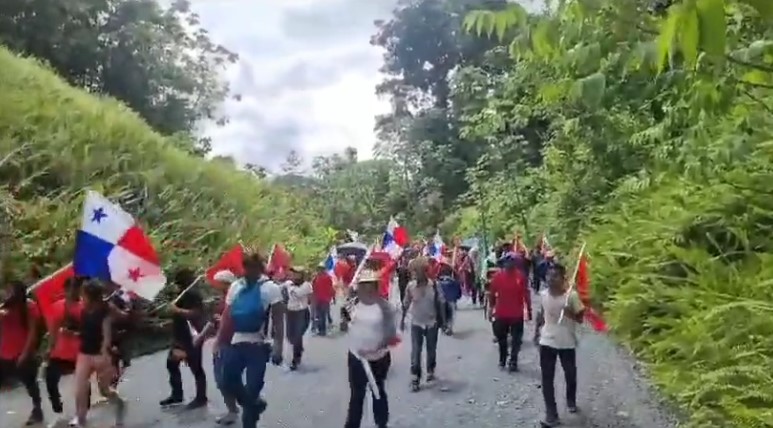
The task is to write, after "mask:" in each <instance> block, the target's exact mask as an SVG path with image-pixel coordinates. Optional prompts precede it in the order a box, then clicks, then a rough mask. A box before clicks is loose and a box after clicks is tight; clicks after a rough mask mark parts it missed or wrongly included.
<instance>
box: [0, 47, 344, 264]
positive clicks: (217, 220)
mask: <svg viewBox="0 0 773 428" xmlns="http://www.w3.org/2000/svg"><path fill="white" fill-rule="evenodd" d="M0 93H1V94H2V96H1V97H0V180H1V181H2V183H4V184H3V186H2V188H0V204H2V207H3V208H4V212H5V216H4V218H3V219H2V220H3V224H2V226H3V228H2V230H3V231H4V232H5V234H6V235H7V237H5V238H3V245H4V248H3V254H4V258H5V260H6V268H7V269H10V270H11V271H12V273H14V274H16V275H22V274H23V273H24V272H25V271H26V270H27V268H28V267H29V266H30V264H31V263H33V262H39V263H41V264H42V267H43V272H44V273H45V272H49V271H53V270H54V269H56V268H58V267H60V266H61V265H63V264H64V263H66V262H67V261H69V260H70V259H71V254H72V245H73V237H74V232H75V230H76V229H77V228H78V227H79V222H80V212H81V208H82V193H83V190H84V189H86V188H91V189H93V190H97V191H99V192H102V193H103V194H105V196H107V197H108V198H110V199H112V200H113V201H115V202H119V203H121V205H122V206H123V207H124V208H125V209H126V210H127V211H129V212H130V213H132V214H133V215H134V216H135V217H136V218H137V219H139V221H140V222H141V223H142V224H143V226H144V227H145V229H146V230H147V231H148V232H149V234H150V235H151V238H152V239H153V241H154V242H155V244H156V247H157V248H158V250H159V252H160V254H161V257H162V259H163V262H164V264H165V265H166V266H167V267H173V266H180V265H187V266H192V267H196V268H204V267H206V266H207V265H208V264H209V263H211V262H212V261H213V260H215V259H216V258H217V257H218V256H219V255H220V254H221V253H222V252H224V251H225V250H226V249H227V248H229V247H230V246H232V245H234V244H235V243H236V242H237V241H239V240H243V241H244V242H245V243H246V244H254V245H259V246H260V247H261V248H263V249H267V248H269V247H270V245H271V244H272V243H275V242H281V243H284V244H286V245H287V246H288V247H289V248H290V249H291V250H294V255H295V259H296V261H297V262H299V263H306V262H316V261H317V260H319V258H321V257H322V255H323V254H324V253H325V250H326V248H327V246H328V245H329V242H330V233H329V231H328V230H327V229H326V228H324V227H323V225H321V224H320V223H319V222H318V220H317V218H316V217H315V215H314V213H313V212H310V211H309V210H308V208H307V206H305V205H304V201H303V200H301V199H300V198H299V197H296V196H294V195H293V194H290V193H288V192H282V191H280V190H278V189H275V188H272V187H270V186H268V185H267V184H266V183H265V182H262V181H260V180H257V179H256V178H254V177H253V176H252V175H250V174H248V173H244V172H240V171H237V170H235V169H234V168H233V167H232V166H228V165H226V164H222V163H217V162H208V161H206V160H204V159H202V158H197V157H193V156H191V155H189V154H186V153H184V152H182V151H180V150H179V149H177V148H175V146H176V145H175V144H174V142H173V141H170V140H168V139H166V138H163V137H162V136H160V135H159V134H157V133H155V132H153V131H152V130H151V129H150V128H149V127H148V126H147V125H146V124H145V123H144V122H143V121H142V120H141V119H140V118H139V117H138V116H137V115H136V114H135V113H133V112H132V111H130V110H129V109H127V108H126V107H124V106H123V105H121V104H120V103H118V102H117V101H115V100H112V99H108V98H99V97H96V96H93V95H90V94H88V93H86V92H84V91H81V90H77V89H74V88H72V87H70V86H68V85H67V84H65V83H64V82H63V81H62V80H61V79H59V78H58V77H57V76H55V75H54V73H52V72H51V71H49V70H47V69H46V68H45V67H43V66H41V64H39V63H38V62H36V61H34V60H31V59H21V58H18V57H15V56H14V55H13V54H11V53H10V52H8V51H7V50H6V49H4V48H0Z"/></svg>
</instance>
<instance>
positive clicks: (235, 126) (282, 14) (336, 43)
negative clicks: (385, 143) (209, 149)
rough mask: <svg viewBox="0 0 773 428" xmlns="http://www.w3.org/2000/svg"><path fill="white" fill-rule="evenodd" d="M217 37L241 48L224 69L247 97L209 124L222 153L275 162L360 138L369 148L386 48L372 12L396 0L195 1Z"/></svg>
mask: <svg viewBox="0 0 773 428" xmlns="http://www.w3.org/2000/svg"><path fill="white" fill-rule="evenodd" d="M192 3H193V9H194V10H195V11H196V12H197V13H198V14H199V15H200V17H201V23H202V25H203V27H204V28H205V29H207V30H208V31H209V33H210V35H211V37H212V38H213V39H214V41H215V42H217V43H220V44H222V45H224V46H226V47H227V48H228V49H230V50H232V51H234V52H236V53H238V54H239V56H240V61H239V62H238V64H236V65H235V66H233V67H231V69H229V70H228V72H227V73H226V74H227V78H228V80H229V82H230V84H231V87H232V90H233V92H234V93H237V94H240V95H241V96H242V99H241V101H239V102H237V101H228V102H227V103H226V105H225V106H224V109H225V113H226V115H227V116H229V117H230V123H229V124H227V125H226V126H223V127H215V126H212V127H207V129H205V134H206V135H208V136H210V137H212V139H213V152H214V153H215V154H223V155H232V156H234V157H235V158H236V159H237V160H239V161H240V162H242V163H243V162H252V163H256V164H259V165H262V166H265V167H268V168H269V169H272V170H276V169H278V166H279V165H280V164H281V163H282V162H283V160H284V159H285V157H286V156H287V153H288V152H289V151H290V150H291V149H295V150H297V151H298V152H299V153H301V154H302V155H303V157H304V158H305V161H306V162H310V160H311V158H312V157H313V156H315V155H318V154H330V153H335V152H340V151H343V149H344V148H345V147H347V146H353V147H356V148H357V149H358V151H359V153H360V157H361V158H366V157H369V156H370V155H371V149H372V147H373V143H374V141H375V137H374V133H373V124H374V117H375V115H377V114H379V113H383V112H385V111H387V110H388V102H387V101H386V100H379V99H378V98H377V97H376V95H375V85H376V84H377V83H378V82H379V81H380V80H381V79H382V77H381V76H380V74H379V73H378V68H379V67H380V66H381V55H382V51H381V50H380V49H378V48H376V47H373V46H371V45H370V44H369V39H370V36H371V34H373V33H374V31H375V26H374V24H373V21H374V20H376V19H385V18H388V17H389V16H390V13H391V10H392V8H393V6H394V4H395V3H396V1H395V0H193V1H192Z"/></svg>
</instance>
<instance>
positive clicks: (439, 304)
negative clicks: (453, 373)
mask: <svg viewBox="0 0 773 428" xmlns="http://www.w3.org/2000/svg"><path fill="white" fill-rule="evenodd" d="M429 267H430V266H429V263H428V261H427V258H426V257H420V258H416V259H414V260H413V262H411V266H410V269H411V273H412V275H413V278H414V279H413V280H412V281H411V282H410V283H409V284H408V288H407V289H406V292H405V302H403V307H404V308H405V310H404V311H403V316H402V319H401V321H400V330H402V331H405V317H406V315H408V314H410V316H411V375H412V379H411V390H412V391H414V392H415V391H418V390H419V388H420V385H421V375H422V369H421V354H422V351H423V348H424V346H425V343H426V348H427V382H432V381H434V380H435V368H436V365H437V341H438V330H439V329H441V328H442V327H443V325H444V324H445V316H444V315H445V310H444V309H443V308H444V304H445V301H444V299H443V296H442V294H441V292H440V291H439V290H438V287H437V285H436V283H435V281H433V280H431V279H430V278H429V277H428V276H427V269H428V268H429Z"/></svg>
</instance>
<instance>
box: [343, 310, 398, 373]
mask: <svg viewBox="0 0 773 428" xmlns="http://www.w3.org/2000/svg"><path fill="white" fill-rule="evenodd" d="M351 312H352V313H351V318H352V321H351V322H350V323H349V334H348V339H349V349H350V350H351V351H352V353H354V354H358V353H360V352H361V351H364V353H365V355H362V357H364V358H365V359H367V360H371V361H375V360H378V359H381V358H383V357H384V355H386V353H387V352H389V351H388V350H387V349H383V348H381V345H382V343H383V342H384V327H383V325H384V324H383V323H384V313H383V312H382V309H381V307H380V306H379V305H378V304H377V303H373V304H371V305H366V304H363V303H362V302H360V303H357V305H355V306H354V308H353V309H352V311H351Z"/></svg>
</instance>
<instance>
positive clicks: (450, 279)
mask: <svg viewBox="0 0 773 428" xmlns="http://www.w3.org/2000/svg"><path fill="white" fill-rule="evenodd" d="M438 284H439V285H440V291H441V293H442V295H443V298H444V300H445V302H444V305H443V306H444V309H445V314H444V315H445V331H444V332H445V333H446V334H447V335H449V336H451V335H453V334H454V320H455V318H456V304H457V302H458V301H459V299H461V298H462V286H461V284H460V283H459V281H458V280H457V279H456V278H455V277H454V270H453V268H451V266H449V265H446V264H443V265H442V266H441V267H440V277H439V278H438Z"/></svg>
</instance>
